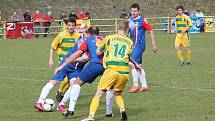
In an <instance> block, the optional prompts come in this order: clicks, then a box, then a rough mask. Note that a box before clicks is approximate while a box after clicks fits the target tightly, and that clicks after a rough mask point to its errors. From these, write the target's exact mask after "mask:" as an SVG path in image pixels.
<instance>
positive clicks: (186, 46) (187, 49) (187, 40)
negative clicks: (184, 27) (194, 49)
mask: <svg viewBox="0 0 215 121" xmlns="http://www.w3.org/2000/svg"><path fill="white" fill-rule="evenodd" d="M182 46H183V47H184V51H185V53H186V59H187V65H188V66H190V61H191V51H190V37H189V34H186V35H185V36H184V40H183V43H182Z"/></svg>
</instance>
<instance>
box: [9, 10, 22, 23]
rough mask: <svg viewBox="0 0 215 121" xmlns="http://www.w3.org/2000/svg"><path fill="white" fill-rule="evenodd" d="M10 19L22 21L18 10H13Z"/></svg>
mask: <svg viewBox="0 0 215 121" xmlns="http://www.w3.org/2000/svg"><path fill="white" fill-rule="evenodd" d="M10 20H12V21H20V18H19V16H18V15H17V12H16V11H13V13H12V15H11V16H10Z"/></svg>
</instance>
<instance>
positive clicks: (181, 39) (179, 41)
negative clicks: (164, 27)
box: [175, 33, 190, 47]
mask: <svg viewBox="0 0 215 121" xmlns="http://www.w3.org/2000/svg"><path fill="white" fill-rule="evenodd" d="M175 46H182V47H189V46H190V37H189V34H188V33H185V34H181V33H177V35H176V39H175Z"/></svg>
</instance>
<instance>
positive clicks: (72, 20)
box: [64, 17, 76, 25]
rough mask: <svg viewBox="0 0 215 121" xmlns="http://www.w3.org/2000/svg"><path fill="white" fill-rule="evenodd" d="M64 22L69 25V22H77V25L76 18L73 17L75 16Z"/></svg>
mask: <svg viewBox="0 0 215 121" xmlns="http://www.w3.org/2000/svg"><path fill="white" fill-rule="evenodd" d="M64 22H65V23H66V25H67V24H68V23H69V22H71V23H75V25H76V19H75V18H73V17H71V18H68V19H66V20H65V21H64Z"/></svg>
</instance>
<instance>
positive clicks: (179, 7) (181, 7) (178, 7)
mask: <svg viewBox="0 0 215 121" xmlns="http://www.w3.org/2000/svg"><path fill="white" fill-rule="evenodd" d="M178 9H182V10H184V7H183V6H182V5H179V6H177V7H176V10H178Z"/></svg>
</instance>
